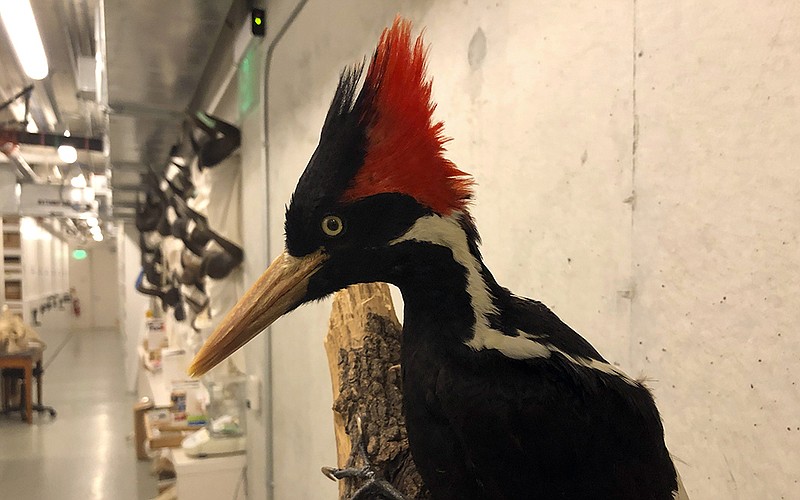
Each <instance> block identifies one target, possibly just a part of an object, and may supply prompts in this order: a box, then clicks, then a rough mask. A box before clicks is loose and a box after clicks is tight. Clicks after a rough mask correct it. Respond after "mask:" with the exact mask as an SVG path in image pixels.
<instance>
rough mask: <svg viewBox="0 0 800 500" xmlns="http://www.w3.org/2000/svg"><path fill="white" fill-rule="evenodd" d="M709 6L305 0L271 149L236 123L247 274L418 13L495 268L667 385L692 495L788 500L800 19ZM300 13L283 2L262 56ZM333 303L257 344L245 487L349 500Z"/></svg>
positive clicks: (276, 240)
mask: <svg viewBox="0 0 800 500" xmlns="http://www.w3.org/2000/svg"><path fill="white" fill-rule="evenodd" d="M716 4H717V5H716V6H715V5H712V4H711V3H709V2H697V1H695V2H690V1H686V0H682V1H677V2H672V3H664V2H653V1H644V0H638V1H636V0H634V1H633V2H570V3H565V2H557V1H543V2H528V1H522V0H519V1H504V2H469V1H467V0H464V1H454V0H452V1H445V0H441V1H437V2H434V1H416V2H410V1H408V2H388V1H386V2H365V1H354V0H347V1H344V0H343V1H338V2H328V1H322V0H311V1H309V2H308V4H307V5H306V6H305V8H304V9H303V10H302V12H301V13H300V15H299V16H298V18H297V19H296V22H295V23H294V24H293V25H292V26H291V28H290V29H289V31H287V33H286V36H285V37H284V39H283V40H281V41H280V43H279V45H278V46H277V47H276V49H275V52H274V58H273V60H272V65H271V69H270V77H269V96H268V97H269V98H268V99H267V100H266V102H267V112H268V114H269V123H270V128H269V133H268V135H267V144H265V143H264V142H263V141H262V138H261V132H262V126H263V124H262V123H261V117H260V116H259V113H250V114H248V115H245V116H244V117H243V118H242V121H241V125H242V128H243V134H244V135H243V145H242V199H243V214H245V217H246V218H247V222H246V229H245V230H244V231H243V240H244V246H245V250H246V252H247V262H246V264H245V269H244V272H245V282H246V283H252V282H253V281H254V280H255V279H256V277H257V276H258V274H260V272H261V271H262V270H263V269H264V267H265V266H266V264H267V263H268V261H269V260H270V259H271V258H273V257H275V256H276V255H277V254H278V253H279V252H280V251H281V250H282V249H283V213H284V205H285V204H286V203H287V202H288V200H289V196H290V194H291V192H292V190H293V188H294V185H295V182H296V180H297V178H298V176H299V174H300V173H301V171H302V169H303V168H304V166H305V164H306V162H307V160H308V158H309V156H310V155H311V152H312V151H313V149H314V147H315V145H316V142H317V138H318V134H319V129H320V126H321V124H322V120H323V117H324V114H325V111H326V110H327V106H328V103H329V102H330V99H331V96H332V93H333V90H334V87H335V84H336V80H337V76H338V72H339V70H340V69H341V67H342V66H344V65H345V64H350V63H352V62H355V61H359V60H361V58H362V57H363V56H364V55H367V54H370V53H371V51H372V50H373V48H374V45H375V42H376V40H377V36H378V35H379V33H380V31H381V29H382V28H383V27H384V26H386V25H387V24H389V23H391V21H392V18H393V17H394V14H395V13H397V12H401V13H402V14H403V15H405V16H407V17H409V18H411V19H412V20H413V21H414V22H415V26H416V28H417V29H420V28H422V27H426V33H427V35H426V39H427V42H428V43H429V44H430V45H431V52H430V74H431V75H433V77H434V96H435V99H437V100H438V102H439V107H438V108H437V116H438V117H440V118H442V119H444V120H445V122H446V124H447V127H446V132H447V134H448V135H450V136H452V137H454V140H453V141H452V142H451V143H449V146H448V148H449V151H450V153H449V156H450V158H451V159H453V160H454V161H455V162H456V163H457V164H458V165H459V166H460V167H461V168H463V169H465V170H467V171H469V172H471V173H472V174H474V176H475V178H476V180H477V181H478V194H477V200H476V202H475V204H474V208H473V214H474V215H475V217H476V219H477V223H478V226H479V228H480V229H481V232H482V235H483V238H484V242H485V244H484V246H483V251H484V254H485V258H486V261H487V263H488V265H489V266H490V267H491V269H492V270H493V272H494V273H495V276H496V277H497V279H498V280H499V281H500V282H501V283H502V284H504V285H506V286H508V287H509V288H511V289H512V290H514V291H515V292H517V293H520V294H523V295H528V296H533V297H536V298H538V299H540V300H542V301H544V302H545V303H547V304H549V305H550V306H551V307H552V308H553V309H554V310H555V311H556V312H557V313H558V314H559V315H560V316H561V317H562V318H563V319H565V320H566V321H567V322H568V323H569V324H571V325H572V326H573V327H574V328H576V329H577V330H578V331H579V332H581V333H583V334H584V335H585V336H586V337H587V338H588V339H589V340H590V341H591V342H592V343H593V344H594V345H595V346H596V347H597V348H598V349H599V350H600V351H601V352H602V353H603V354H604V355H605V356H606V357H607V358H609V359H610V360H612V361H614V362H616V363H618V364H619V365H620V366H621V367H622V368H623V369H624V370H626V371H627V372H629V373H630V374H632V375H644V376H647V377H648V378H649V379H650V382H649V385H650V386H651V387H652V388H653V390H654V392H655V395H656V398H657V400H658V403H659V407H660V409H661V411H662V414H663V418H664V422H665V427H666V429H667V440H668V444H669V446H670V449H671V450H672V452H673V454H674V455H676V457H677V458H678V466H679V469H680V470H681V473H682V475H683V478H684V482H685V484H686V487H687V490H688V492H689V494H690V495H691V496H692V497H693V498H734V499H735V498H742V499H748V498H781V497H784V498H791V497H793V496H795V495H796V492H797V488H798V481H800V472H798V471H800V421H799V420H798V417H797V415H798V414H800V390H799V389H798V386H797V383H798V375H797V373H798V369H800V363H799V362H798V359H800V356H799V355H800V343H799V342H798V341H797V336H796V335H794V334H793V330H794V329H795V328H796V325H797V324H798V322H799V321H798V320H800V312H798V311H800V309H798V308H797V307H796V304H795V303H794V302H795V300H794V299H795V297H797V296H798V292H800V273H798V270H797V260H798V249H797V245H798V226H797V220H798V215H800V213H799V212H800V204H799V202H798V199H800V181H798V167H797V165H798V156H800V140H798V139H800V137H798V135H800V132H798V131H799V130H800V129H798V127H797V126H796V120H797V117H798V116H800V113H799V112H798V111H800V110H798V99H800V88H799V87H798V86H797V81H798V77H800V55H799V54H800V51H798V46H800V31H798V29H797V27H798V26H800V9H797V8H796V2H794V1H793V0H775V1H773V2H770V3H768V4H766V3H765V4H763V5H762V4H759V5H758V7H755V6H754V5H753V4H752V3H751V2H744V1H742V0H734V1H729V2H724V3H723V2H716ZM294 5H295V3H294V2H289V1H281V0H276V1H272V2H268V13H267V18H268V19H269V22H270V24H269V27H268V30H269V34H268V37H267V39H266V41H265V45H266V44H268V43H269V42H270V41H271V40H272V38H273V37H274V36H275V34H276V32H277V31H278V29H279V27H280V26H281V25H282V24H283V22H284V20H285V19H286V18H287V16H288V13H289V12H290V11H291V9H292V8H293V7H294ZM259 48H260V49H261V50H262V54H261V55H260V57H263V50H264V46H261V47H259ZM264 102H265V100H264V99H263V96H262V101H261V104H262V105H263V104H264ZM265 146H268V149H267V152H266V156H264V155H265V152H264V151H265V150H264V148H265ZM267 161H268V163H267V164H268V169H265V167H264V165H265V163H266V162H267ZM267 241H269V245H268V247H265V242H267ZM328 312H329V303H327V302H325V303H321V304H314V305H309V306H305V307H303V308H302V309H300V310H298V311H296V312H294V313H293V314H291V315H289V316H287V317H286V318H284V319H282V320H280V321H279V322H278V323H277V324H276V325H275V326H273V327H272V329H271V337H269V338H267V337H265V336H262V337H259V338H258V339H257V340H255V341H253V342H252V343H251V344H250V345H249V346H248V347H247V348H246V349H245V352H246V358H247V366H248V371H250V372H251V373H257V374H259V375H260V376H262V377H263V378H264V379H265V380H269V379H271V380H272V387H273V389H272V393H271V395H270V394H269V393H267V392H266V389H265V393H264V394H265V396H267V406H266V407H265V409H264V410H263V411H262V412H261V413H259V414H254V415H252V418H251V422H249V425H250V429H249V440H250V441H249V444H250V449H249V450H248V453H249V455H248V460H249V469H248V490H249V494H250V497H251V498H264V497H266V496H267V495H269V494H270V493H272V491H271V485H272V484H273V482H274V498H279V499H289V498H291V499H295V498H297V499H315V498H333V497H334V495H335V492H336V486H335V484H334V483H332V482H330V481H328V480H327V479H325V478H324V477H323V476H322V475H321V474H320V473H319V468H320V467H321V466H323V465H333V464H334V462H335V458H336V455H335V451H334V438H333V432H332V418H331V411H330V405H331V388H330V382H329V377H328V371H327V361H326V358H325V354H324V351H323V347H322V339H323V337H324V335H325V331H326V328H327V317H328ZM269 359H271V360H272V363H271V365H270V364H268V360H269ZM270 464H271V466H270ZM270 471H271V472H272V474H273V475H272V476H270V475H269V473H270Z"/></svg>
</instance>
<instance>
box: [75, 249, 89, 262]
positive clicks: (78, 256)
mask: <svg viewBox="0 0 800 500" xmlns="http://www.w3.org/2000/svg"><path fill="white" fill-rule="evenodd" d="M87 255H89V254H87V253H86V250H83V249H80V248H79V249H77V250H73V251H72V258H73V259H75V260H83V259H85V258H86V256H87Z"/></svg>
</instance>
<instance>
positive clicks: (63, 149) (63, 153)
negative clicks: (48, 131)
mask: <svg viewBox="0 0 800 500" xmlns="http://www.w3.org/2000/svg"><path fill="white" fill-rule="evenodd" d="M58 157H59V158H61V161H63V162H64V163H75V162H76V161H77V160H78V150H77V149H75V147H74V146H68V145H66V144H62V145H61V146H59V147H58ZM84 181H85V179H84Z"/></svg>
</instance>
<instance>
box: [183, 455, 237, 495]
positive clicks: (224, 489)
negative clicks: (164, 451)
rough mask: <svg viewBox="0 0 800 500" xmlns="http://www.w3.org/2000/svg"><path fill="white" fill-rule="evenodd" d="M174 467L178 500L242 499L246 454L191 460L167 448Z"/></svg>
mask: <svg viewBox="0 0 800 500" xmlns="http://www.w3.org/2000/svg"><path fill="white" fill-rule="evenodd" d="M170 460H171V461H172V464H173V465H175V475H176V477H177V485H178V500H219V499H220V498H225V499H228V498H230V499H233V500H245V498H246V495H247V493H246V491H245V490H246V487H245V465H246V463H247V461H246V455H244V454H240V455H225V456H219V457H208V458H192V457H189V456H187V455H186V454H185V453H184V452H183V449H181V448H171V449H170Z"/></svg>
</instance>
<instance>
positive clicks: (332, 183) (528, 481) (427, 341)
mask: <svg viewBox="0 0 800 500" xmlns="http://www.w3.org/2000/svg"><path fill="white" fill-rule="evenodd" d="M425 71H426V62H425V46H424V44H423V41H422V38H421V37H418V38H417V39H416V40H413V39H412V38H411V27H410V23H409V22H407V21H404V20H402V19H399V18H398V19H397V20H396V21H395V22H394V24H393V25H392V27H391V28H389V29H387V30H386V31H384V33H383V35H382V36H381V39H380V42H379V44H378V47H377V50H376V51H375V53H374V55H373V57H372V59H371V61H370V64H369V67H368V68H367V69H366V74H365V75H363V67H362V66H359V65H357V66H355V67H351V68H348V69H345V70H344V71H343V72H342V74H341V78H340V80H339V85H338V87H337V89H336V92H335V95H334V98H333V102H332V104H331V107H330V110H329V111H328V114H327V117H326V118H325V122H324V124H323V126H322V132H321V136H320V142H319V145H318V146H317V149H316V151H315V152H314V154H313V156H312V157H311V160H310V161H309V163H308V165H307V167H306V169H305V171H304V172H303V174H302V176H301V177H300V180H299V182H298V184H297V187H296V190H295V192H294V194H293V196H292V199H291V203H290V205H289V207H288V209H287V211H286V227H285V229H286V250H285V251H284V253H283V254H281V255H280V256H278V258H277V259H275V261H274V262H273V263H272V264H271V265H270V266H269V268H268V269H267V270H266V271H265V273H264V274H263V275H262V276H261V278H259V280H258V281H257V282H256V283H255V284H254V285H253V287H252V288H251V289H250V290H249V291H248V292H247V293H246V294H245V295H244V296H243V297H242V299H241V300H240V302H239V303H238V304H237V305H236V306H235V307H234V308H233V310H231V312H230V313H229V314H228V315H227V317H226V318H225V319H224V320H223V321H222V323H221V324H220V326H219V327H218V329H217V330H216V331H215V332H214V333H213V334H212V336H211V337H210V338H209V339H208V341H207V342H206V343H205V345H204V346H203V348H202V349H201V351H200V352H199V353H198V355H197V357H196V358H195V360H194V362H193V364H192V367H191V368H190V370H191V371H192V372H193V374H194V375H202V374H203V373H205V372H207V371H208V370H210V369H211V368H212V367H214V366H215V365H216V364H218V363H219V362H221V361H222V360H223V359H225V358H226V357H227V356H229V355H230V354H231V353H233V352H234V351H235V350H236V349H238V348H240V347H241V346H242V345H244V344H245V343H246V342H247V341H248V340H250V339H251V338H253V337H254V336H255V335H257V334H258V333H259V332H261V331H262V330H263V329H264V328H266V327H267V326H269V325H270V324H271V323H272V322H274V321H275V320H277V319H278V318H279V317H281V316H282V315H284V314H286V313H288V312H289V311H292V310H294V309H295V308H297V307H298V306H300V305H301V304H304V303H306V302H309V301H313V300H317V299H320V298H322V297H325V296H327V295H329V294H331V293H332V292H334V291H336V290H339V289H342V288H343V287H346V286H348V285H350V284H354V283H369V282H375V281H385V282H389V283H392V284H394V285H396V286H397V287H398V288H399V289H400V291H401V292H402V294H403V300H404V307H405V314H404V316H405V319H404V325H403V341H402V349H401V357H400V359H401V366H402V368H401V369H402V387H403V404H404V409H405V415H406V425H407V430H408V438H409V444H410V447H411V451H412V455H413V458H414V461H415V462H416V464H417V468H418V470H419V471H420V473H421V475H422V477H423V479H424V481H425V484H426V486H427V487H428V488H429V489H430V491H431V493H432V495H433V497H434V498H437V499H462V500H463V499H495V498H503V499H516V498H547V499H549V498H569V499H578V498H594V499H597V498H604V499H605V498H608V499H612V498H613V499H631V500H633V499H635V500H643V499H659V500H661V499H663V500H667V499H674V498H686V497H685V492H684V490H683V487H682V485H681V482H680V479H679V477H678V474H677V472H676V470H675V467H674V466H673V462H672V459H671V458H670V455H669V452H668V451H667V448H666V446H665V443H664V431H663V427H662V424H661V419H660V416H659V413H658V410H657V409H656V406H655V403H654V401H653V397H652V395H651V394H650V392H649V390H648V389H647V388H646V387H645V386H644V385H643V384H642V383H641V382H640V381H638V380H636V379H633V378H631V377H629V376H627V375H626V374H625V373H623V372H622V371H621V370H620V369H619V368H617V367H615V366H613V365H612V364H610V363H609V362H607V361H606V360H605V359H604V358H603V357H602V356H601V355H600V354H599V353H598V352H597V351H596V350H595V349H594V348H593V347H592V345H591V344H590V343H589V342H587V341H586V340H585V339H584V338H583V337H581V336H580V335H579V334H578V333H576V332H575V331H574V330H572V329H571V328H570V327H569V326H567V325H566V324H565V323H563V322H562V321H561V320H560V319H559V318H558V317H557V316H556V315H555V314H554V313H553V312H551V311H550V310H549V309H548V308H547V307H546V306H544V305H543V304H541V303H540V302H537V301H535V300H531V299H526V298H523V297H519V296H516V295H514V294H513V293H511V292H510V291H508V290H507V289H505V288H503V287H502V286H500V285H499V284H498V283H497V282H496V281H495V279H494V277H493V276H492V273H491V272H490V271H489V268H488V267H487V266H486V264H485V263H484V262H483V259H482V257H481V253H480V250H479V243H480V239H479V236H478V232H477V230H476V227H475V225H474V223H473V220H472V217H471V216H470V214H469V207H468V205H469V202H470V200H471V199H472V196H473V181H472V179H471V178H470V176H469V175H467V174H466V173H464V172H463V171H461V170H459V169H458V168H457V167H456V166H455V165H454V164H453V163H452V162H450V161H449V160H448V159H447V158H446V157H445V155H444V148H443V144H444V142H445V138H444V135H443V123H441V122H435V121H434V120H433V119H432V113H433V110H434V107H435V104H434V103H433V102H432V100H431V89H432V84H431V81H430V80H427V78H426V76H425ZM362 76H364V78H363V83H361V84H360V82H361V80H362ZM359 84H360V85H359Z"/></svg>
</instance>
